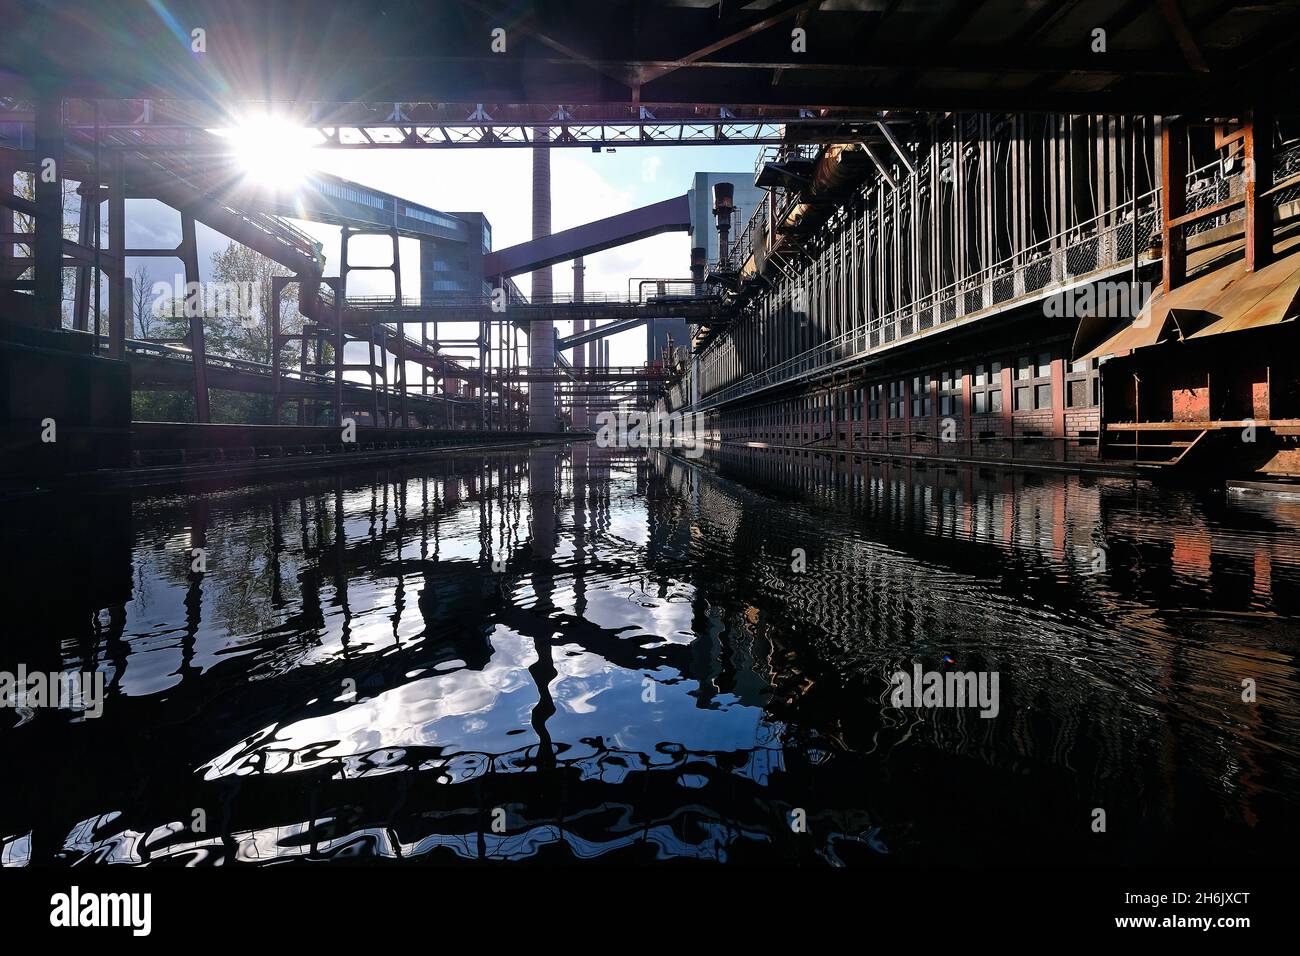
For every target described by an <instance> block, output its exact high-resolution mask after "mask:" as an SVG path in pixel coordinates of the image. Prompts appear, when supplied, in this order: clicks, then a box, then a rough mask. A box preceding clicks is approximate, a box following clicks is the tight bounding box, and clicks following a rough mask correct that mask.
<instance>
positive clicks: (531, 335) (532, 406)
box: [528, 127, 559, 432]
mask: <svg viewBox="0 0 1300 956" xmlns="http://www.w3.org/2000/svg"><path fill="white" fill-rule="evenodd" d="M550 136H551V134H550V129H549V128H547V127H538V128H537V129H535V130H534V131H533V142H534V143H538V144H540V145H537V146H534V147H533V238H534V239H543V238H545V237H546V236H549V235H550V234H551V150H550V147H549V146H548V145H547V143H548V142H549V141H550ZM532 278H533V294H532V299H533V301H534V302H546V301H548V300H549V299H550V298H551V293H552V286H551V267H550V266H546V267H545V268H543V269H537V270H535V271H534V272H533V276H532ZM528 367H529V369H530V370H532V371H533V372H534V375H533V377H534V378H537V377H539V373H540V374H546V375H549V374H550V373H551V372H552V371H553V370H554V369H555V323H554V322H537V321H534V322H532V323H530V324H529V326H528ZM528 427H529V428H530V429H532V430H533V431H542V432H553V431H557V430H558V429H559V417H558V416H557V414H556V407H555V384H554V383H553V382H539V381H532V382H529V383H528Z"/></svg>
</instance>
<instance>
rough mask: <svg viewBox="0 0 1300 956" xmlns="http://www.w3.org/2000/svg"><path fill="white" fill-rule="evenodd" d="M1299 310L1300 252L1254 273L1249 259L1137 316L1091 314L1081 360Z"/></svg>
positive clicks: (1079, 337) (1080, 339)
mask: <svg viewBox="0 0 1300 956" xmlns="http://www.w3.org/2000/svg"><path fill="white" fill-rule="evenodd" d="M1297 315H1300V253H1293V254H1292V255H1289V256H1286V257H1284V258H1282V259H1279V260H1278V261H1277V262H1274V263H1271V264H1270V265H1267V266H1265V267H1264V268H1263V269H1259V270H1257V271H1255V272H1249V271H1247V269H1246V263H1245V261H1244V260H1239V261H1237V262H1234V263H1231V264H1230V265H1227V266H1224V267H1223V268H1221V269H1216V270H1215V271H1213V272H1211V273H1209V274H1208V275H1204V276H1201V277H1199V278H1197V279H1194V280H1192V281H1191V282H1188V283H1187V284H1185V285H1182V286H1179V287H1178V288H1176V289H1174V290H1173V291H1172V292H1170V293H1169V294H1168V295H1165V294H1163V293H1160V294H1157V295H1155V296H1153V297H1152V299H1151V301H1150V302H1148V303H1147V305H1146V307H1145V308H1144V309H1143V310H1142V311H1141V312H1140V313H1138V316H1137V318H1136V319H1133V320H1124V321H1121V322H1120V323H1118V325H1117V324H1116V323H1115V321H1114V319H1111V318H1104V317H1102V318H1098V317H1089V318H1085V319H1083V320H1082V321H1081V322H1080V323H1079V328H1078V331H1077V332H1076V333H1075V337H1074V356H1075V359H1076V361H1082V360H1083V359H1091V358H1100V357H1101V356H1103V355H1116V354H1119V353H1121V352H1129V351H1132V350H1133V349H1140V348H1146V347H1147V346H1150V345H1157V344H1159V343H1161V342H1169V341H1186V340H1189V339H1203V338H1208V337H1210V336H1212V335H1222V334H1224V333H1226V332H1240V331H1243V330H1245V329H1257V328H1263V327H1266V326H1271V325H1280V324H1282V323H1284V322H1293V321H1295V319H1296V317H1297Z"/></svg>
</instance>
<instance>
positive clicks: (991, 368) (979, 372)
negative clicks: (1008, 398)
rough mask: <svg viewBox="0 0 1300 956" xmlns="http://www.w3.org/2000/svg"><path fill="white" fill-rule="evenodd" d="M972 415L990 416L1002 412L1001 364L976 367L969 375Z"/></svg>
mask: <svg viewBox="0 0 1300 956" xmlns="http://www.w3.org/2000/svg"><path fill="white" fill-rule="evenodd" d="M970 392H971V405H972V409H971V411H972V414H975V415H992V414H996V413H997V412H1000V411H1002V363H1001V362H991V363H989V364H988V365H987V366H985V365H976V366H975V371H974V372H972V373H971V383H970Z"/></svg>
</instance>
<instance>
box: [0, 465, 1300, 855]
mask: <svg viewBox="0 0 1300 956" xmlns="http://www.w3.org/2000/svg"><path fill="white" fill-rule="evenodd" d="M0 518H2V519H3V523H4V524H3V526H4V529H5V534H4V544H3V546H2V547H3V561H4V569H5V570H4V575H3V583H0V600H2V603H0V612H2V613H3V615H4V621H5V631H6V633H5V640H4V642H3V645H2V646H3V651H2V652H0V654H2V657H0V661H2V663H3V668H2V669H4V670H8V671H15V670H16V668H17V667H18V665H19V664H20V663H21V664H25V665H26V667H27V669H28V670H29V671H36V670H44V671H51V670H70V669H77V668H94V669H97V670H98V671H101V672H103V674H104V675H105V680H106V683H107V699H106V701H105V703H104V710H103V715H102V716H101V717H99V718H97V719H84V718H83V719H78V718H77V716H76V715H75V714H74V713H72V712H70V711H54V710H36V711H31V710H27V711H24V710H18V709H13V708H11V709H7V710H2V711H0V759H2V760H3V766H4V769H5V771H6V774H5V776H6V784H5V787H4V790H3V797H0V839H3V842H4V849H3V851H2V858H3V862H4V863H5V864H7V865H11V866H12V865H23V864H24V863H29V862H30V863H65V864H68V863H76V862H81V861H86V862H106V863H126V864H129V863H136V864H138V863H146V862H152V863H172V864H177V863H197V864H212V863H224V864H227V865H230V864H233V863H265V862H269V861H274V860H283V859H295V858H296V859H301V860H307V859H315V860H326V859H352V860H356V859H387V860H397V859H414V860H420V861H427V862H434V863H440V862H452V861H455V860H457V859H461V860H472V859H478V858H492V859H499V860H525V859H532V860H539V861H553V862H554V861H566V860H589V859H594V858H600V859H604V860H615V861H624V862H634V861H654V860H663V859H673V858H685V859H694V860H705V861H725V862H800V863H827V864H838V863H846V864H873V865H882V864H884V865H889V864H893V863H925V862H946V863H957V864H972V865H978V864H985V863H1046V862H1059V863H1087V862H1097V863H1101V862H1152V861H1158V862H1175V863H1177V862H1186V863H1200V864H1207V863H1219V862H1279V863H1281V862H1290V861H1292V860H1293V859H1294V854H1295V852H1296V850H1297V847H1298V846H1300V839H1298V833H1300V825H1298V824H1297V819H1298V817H1297V809H1298V806H1297V805H1298V804H1300V674H1298V672H1297V645H1298V643H1300V502H1297V501H1285V500H1281V499H1270V498H1262V497H1236V496H1227V495H1225V494H1224V493H1222V492H1213V493H1212V492H1190V491H1180V490H1170V489H1161V488H1156V487H1153V486H1151V485H1148V484H1144V483H1134V482H1131V481H1125V480H1116V479H1100V478H1087V477H1083V478H1080V477H1074V476H1069V477H1066V476H1054V475H1041V476H1036V475H1030V476H1025V475H1019V476H1012V475H1010V474H1007V473H1004V472H999V471H994V470H982V469H936V468H930V469H924V468H919V467H913V466H903V465H890V464H882V463H862V462H858V463H854V462H851V461H849V462H843V461H839V460H832V459H830V458H828V457H825V456H823V457H822V458H820V459H817V458H804V457H798V458H796V457H793V456H790V455H787V454H783V453H777V452H770V451H757V450H752V451H743V452H741V451H727V452H722V453H719V454H718V455H716V456H710V457H708V458H705V459H702V460H700V461H697V462H689V461H683V460H680V459H675V458H671V457H668V456H665V455H663V454H660V453H651V454H650V455H649V456H647V457H635V456H621V457H620V456H614V457H611V455H610V453H608V452H606V451H603V450H600V449H596V448H593V447H589V446H578V447H574V448H565V449H555V448H537V449H532V450H530V451H528V452H518V453H508V454H496V455H490V456H489V455H477V456H474V455H471V456H467V457H461V458H457V459H455V460H433V461H426V462H413V463H408V464H406V465H404V466H401V467H392V468H384V469H373V468H372V469H368V470H365V471H361V472H357V471H352V472H347V473H344V474H341V475H334V474H331V473H325V472H323V473H321V474H319V475H313V476H308V477H305V478H302V479H299V480H293V481H281V482H277V483H275V484H267V485H261V486H257V487H253V488H239V489H230V490H219V491H212V492H208V493H204V494H203V495H201V496H198V497H190V496H184V495H167V496H153V497H146V496H137V497H135V498H134V499H132V498H130V497H127V496H90V495H81V496H67V497H56V496H47V497H45V498H43V499H39V500H27V501H23V502H10V503H8V504H5V505H2V506H0ZM193 548H203V549H205V550H206V553H207V571H206V573H194V572H192V571H191V561H192V553H193V552H192V549H193ZM796 549H802V551H803V553H804V555H806V561H807V570H806V571H804V572H803V573H796V572H795V571H792V569H791V565H792V555H794V554H795V553H796ZM917 663H919V664H921V665H922V666H923V668H924V669H927V670H944V669H956V670H963V671H972V670H974V671H996V672H997V673H998V674H999V678H1000V681H999V685H1000V711H999V713H998V715H997V717H996V718H993V719H984V718H981V717H980V716H979V714H978V712H977V711H976V710H973V709H962V708H949V709H930V710H924V709H908V710H900V709H897V708H895V707H893V706H891V704H890V701H889V693H888V678H889V675H890V674H892V673H893V672H894V671H896V670H898V669H900V668H901V669H905V670H909V671H910V670H911V669H912V667H913V665H914V664H917ZM1246 679H1250V680H1253V681H1254V682H1255V683H1256V686H1257V689H1258V690H1257V693H1258V699H1257V701H1256V702H1254V703H1245V702H1243V700H1242V681H1243V680H1246ZM1098 808H1100V809H1102V810H1104V811H1105V814H1106V830H1105V832H1104V833H1097V832H1093V820H1094V815H1095V814H1094V811H1095V810H1096V809H1098Z"/></svg>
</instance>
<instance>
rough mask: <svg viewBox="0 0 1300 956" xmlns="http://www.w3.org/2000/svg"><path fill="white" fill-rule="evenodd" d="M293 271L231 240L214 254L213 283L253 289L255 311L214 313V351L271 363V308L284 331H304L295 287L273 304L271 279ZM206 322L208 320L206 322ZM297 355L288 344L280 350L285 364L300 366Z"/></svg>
mask: <svg viewBox="0 0 1300 956" xmlns="http://www.w3.org/2000/svg"><path fill="white" fill-rule="evenodd" d="M292 274H293V273H291V272H290V271H289V270H288V269H286V268H285V267H284V266H282V265H280V264H279V263H278V262H275V261H273V260H271V259H268V258H267V257H266V256H264V255H262V254H261V253H259V252H256V251H254V250H252V249H249V248H248V247H247V246H242V245H240V244H239V243H236V242H231V243H230V244H229V245H227V246H226V248H225V249H222V250H220V251H219V252H214V253H213V254H212V279H211V281H212V282H213V283H221V284H225V283H235V284H237V285H238V286H239V287H240V288H241V289H251V290H252V292H253V295H252V296H251V298H252V300H253V304H254V310H253V313H252V314H251V315H229V314H225V315H221V316H213V317H212V318H210V319H209V320H208V322H211V326H209V328H210V329H211V331H210V332H209V342H210V343H211V344H210V345H209V347H208V350H209V351H210V352H213V353H214V354H221V355H225V356H227V357H229V358H240V359H244V360H245V361H249V362H261V363H263V364H266V365H269V364H271V321H270V320H271V316H272V314H273V313H272V309H275V310H276V311H277V312H278V313H279V319H280V328H281V331H282V332H301V331H302V317H301V316H299V315H298V312H297V309H296V308H294V304H295V299H294V296H293V293H292V287H288V286H286V287H285V289H284V290H283V291H282V292H281V294H280V299H279V301H278V302H275V303H273V302H272V301H271V299H272V280H273V279H274V278H275V277H276V276H290V275H292ZM206 324H207V323H205V325H206ZM297 358H298V356H297V355H296V354H295V352H294V350H293V349H291V348H288V347H284V348H282V349H281V353H280V360H281V362H283V363H285V366H286V367H289V368H297V366H298V362H297Z"/></svg>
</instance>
